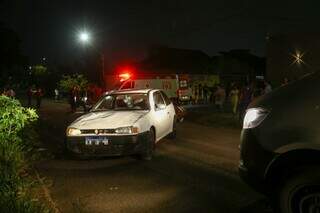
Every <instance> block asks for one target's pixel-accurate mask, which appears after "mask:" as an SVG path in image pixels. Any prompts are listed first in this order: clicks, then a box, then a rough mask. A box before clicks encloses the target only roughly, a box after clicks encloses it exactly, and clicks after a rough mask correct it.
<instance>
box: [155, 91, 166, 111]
mask: <svg viewBox="0 0 320 213" xmlns="http://www.w3.org/2000/svg"><path fill="white" fill-rule="evenodd" d="M153 100H154V104H155V108H157V104H165V102H164V100H163V98H162V96H161V93H160V92H155V93H153Z"/></svg>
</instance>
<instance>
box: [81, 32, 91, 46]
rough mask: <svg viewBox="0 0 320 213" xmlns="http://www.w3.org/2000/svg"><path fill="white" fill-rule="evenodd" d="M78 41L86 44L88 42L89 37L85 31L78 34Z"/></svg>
mask: <svg viewBox="0 0 320 213" xmlns="http://www.w3.org/2000/svg"><path fill="white" fill-rule="evenodd" d="M78 39H79V41H80V42H81V43H84V44H86V43H88V42H89V41H90V35H89V33H88V32H86V31H83V32H80V33H79V35H78Z"/></svg>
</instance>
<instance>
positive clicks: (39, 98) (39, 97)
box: [35, 87, 43, 109]
mask: <svg viewBox="0 0 320 213" xmlns="http://www.w3.org/2000/svg"><path fill="white" fill-rule="evenodd" d="M35 96H36V101H37V108H38V109H40V107H41V101H42V96H43V90H42V88H41V87H38V88H37V90H36V92H35Z"/></svg>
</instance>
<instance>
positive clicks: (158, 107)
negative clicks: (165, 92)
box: [156, 104, 166, 110]
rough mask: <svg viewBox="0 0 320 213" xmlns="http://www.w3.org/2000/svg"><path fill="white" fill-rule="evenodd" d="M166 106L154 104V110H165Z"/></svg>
mask: <svg viewBox="0 0 320 213" xmlns="http://www.w3.org/2000/svg"><path fill="white" fill-rule="evenodd" d="M165 108H166V105H165V104H156V109H160V110H161V109H165Z"/></svg>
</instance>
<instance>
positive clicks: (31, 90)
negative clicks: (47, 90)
mask: <svg viewBox="0 0 320 213" xmlns="http://www.w3.org/2000/svg"><path fill="white" fill-rule="evenodd" d="M32 95H33V87H32V86H30V87H29V89H28V91H27V97H28V107H31V105H32Z"/></svg>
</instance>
